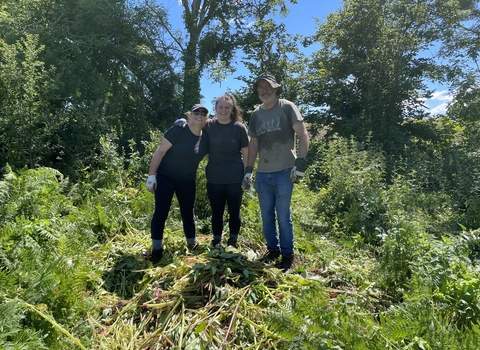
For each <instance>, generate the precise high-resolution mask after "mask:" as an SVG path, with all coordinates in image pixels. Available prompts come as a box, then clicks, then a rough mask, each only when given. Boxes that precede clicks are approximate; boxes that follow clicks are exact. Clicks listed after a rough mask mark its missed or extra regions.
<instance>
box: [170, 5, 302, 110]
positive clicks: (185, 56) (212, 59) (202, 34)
mask: <svg viewBox="0 0 480 350" xmlns="http://www.w3.org/2000/svg"><path fill="white" fill-rule="evenodd" d="M289 2H290V3H292V4H296V0H289ZM182 6H183V21H184V25H185V30H186V33H187V35H188V39H187V42H186V44H183V43H182V42H181V41H180V40H179V39H178V37H176V38H175V40H174V42H175V43H176V44H177V45H178V47H179V51H180V52H181V59H182V61H183V64H184V67H183V84H184V86H183V106H184V108H185V109H186V108H190V107H191V106H192V105H193V104H194V103H197V102H198V101H199V100H200V77H201V75H202V74H203V73H204V72H205V71H206V70H207V68H208V67H212V68H213V69H212V74H213V77H214V79H221V78H222V77H223V76H224V75H223V74H224V72H222V71H221V70H216V69H215V67H221V68H222V70H223V69H224V70H227V71H229V70H231V61H232V58H233V57H234V54H235V52H236V50H237V49H238V48H241V47H244V46H247V45H248V44H249V38H250V36H249V35H247V33H249V31H248V27H249V24H250V21H251V20H261V19H263V18H264V17H265V16H267V15H268V14H270V13H272V12H273V13H275V12H276V11H280V13H282V14H286V13H288V8H287V6H286V1H285V0H236V1H230V0H182ZM167 29H169V28H168V27H167Z"/></svg>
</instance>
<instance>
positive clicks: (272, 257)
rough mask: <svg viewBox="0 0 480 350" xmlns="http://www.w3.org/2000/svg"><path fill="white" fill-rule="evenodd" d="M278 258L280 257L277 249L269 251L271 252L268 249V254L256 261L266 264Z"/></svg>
mask: <svg viewBox="0 0 480 350" xmlns="http://www.w3.org/2000/svg"><path fill="white" fill-rule="evenodd" d="M279 256H280V250H279V249H271V250H270V249H269V250H268V253H267V254H265V255H264V256H262V257H261V258H260V259H258V261H260V262H263V263H265V264H268V263H270V262H272V261H276V260H277V259H278V257H279Z"/></svg>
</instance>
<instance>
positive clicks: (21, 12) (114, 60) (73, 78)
mask: <svg viewBox="0 0 480 350" xmlns="http://www.w3.org/2000/svg"><path fill="white" fill-rule="evenodd" d="M2 4H3V7H2V8H1V9H0V13H1V16H0V29H1V31H0V39H3V40H4V41H5V43H6V44H10V45H13V44H14V43H16V42H22V40H23V38H25V37H26V36H27V35H29V34H35V35H36V37H37V38H38V45H39V46H40V45H42V46H43V47H45V49H44V50H41V51H39V52H38V55H37V60H38V62H43V66H44V67H45V70H46V71H48V72H49V79H51V80H52V81H53V83H52V84H50V86H51V87H52V89H51V90H50V91H49V93H48V94H46V93H44V92H45V90H41V89H37V90H36V99H37V100H38V101H42V105H43V106H44V107H43V108H44V109H45V110H46V112H45V113H44V115H50V120H52V121H53V120H55V121H56V123H49V124H45V125H44V126H43V128H46V127H50V128H51V130H48V134H49V135H51V139H50V142H49V143H48V147H49V148H50V152H51V154H50V155H48V154H47V153H45V154H44V156H43V158H42V159H41V160H40V161H39V162H36V163H39V164H41V165H48V166H54V167H56V168H59V167H61V168H62V169H61V170H62V171H67V172H68V171H69V169H72V168H80V167H82V163H86V164H92V163H94V161H95V151H96V148H97V147H98V144H99V138H100V136H102V135H105V134H106V133H109V132H112V131H114V132H115V133H116V134H117V135H118V137H119V140H120V145H122V146H126V145H128V140H129V139H135V140H136V141H137V144H138V145H140V141H142V140H145V139H147V138H148V137H149V131H150V128H151V126H152V125H153V126H156V127H159V128H163V127H164V126H165V125H170V124H171V122H172V121H173V120H174V118H176V117H177V116H178V115H179V114H180V113H181V111H182V108H181V98H180V96H181V95H180V93H179V92H180V85H179V83H178V82H179V81H180V80H181V79H180V78H179V76H178V74H177V73H175V72H174V71H173V70H172V65H173V62H174V58H173V56H172V55H169V54H168V53H165V52H158V50H157V46H156V44H157V42H156V40H155V39H156V38H157V37H158V36H159V33H158V30H157V28H158V23H157V22H154V21H151V19H152V17H148V16H144V14H145V13H146V7H145V6H144V7H135V6H130V4H129V3H128V2H127V0H120V1H118V0H98V1H81V0H63V1H52V0H18V1H17V0H5V1H3V2H2ZM160 9H161V8H160ZM155 19H156V20H157V21H158V20H160V19H163V20H166V12H165V11H163V12H162V11H159V12H158V13H156V16H155ZM6 47H7V46H6ZM16 60H17V64H18V65H19V66H21V65H22V60H24V56H23V55H17V56H16ZM3 77H4V78H5V79H6V75H4V76H3ZM24 78H25V79H26V77H25V76H24ZM20 80H21V79H20V78H19V82H20ZM4 82H5V81H4ZM6 118H13V115H11V114H10V115H7V116H6ZM27 163H28V164H33V163H32V162H30V161H26V160H25V161H24V162H23V164H27ZM70 175H71V174H70Z"/></svg>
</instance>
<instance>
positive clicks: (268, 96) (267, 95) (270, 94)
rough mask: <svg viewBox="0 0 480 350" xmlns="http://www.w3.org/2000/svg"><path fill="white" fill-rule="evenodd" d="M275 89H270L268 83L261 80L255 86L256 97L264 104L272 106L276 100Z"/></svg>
mask: <svg viewBox="0 0 480 350" xmlns="http://www.w3.org/2000/svg"><path fill="white" fill-rule="evenodd" d="M277 89H278V88H277ZM277 89H274V88H272V86H271V85H270V83H269V82H268V81H266V80H263V79H262V80H260V81H259V82H258V84H257V93H258V97H259V98H260V100H261V101H262V102H263V103H265V104H272V103H274V102H275V101H276V100H277Z"/></svg>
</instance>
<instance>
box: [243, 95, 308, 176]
mask: <svg viewBox="0 0 480 350" xmlns="http://www.w3.org/2000/svg"><path fill="white" fill-rule="evenodd" d="M296 121H303V117H302V115H301V114H300V111H299V110H298V108H297V106H295V104H293V103H292V102H290V101H288V100H284V99H279V100H278V101H277V103H276V104H275V106H273V107H272V108H270V109H268V110H264V109H262V108H260V107H257V108H256V109H255V110H254V111H253V113H252V115H251V117H250V122H249V127H248V134H249V136H250V137H255V138H256V139H257V140H258V155H259V157H258V168H257V171H259V172H262V173H270V172H277V171H282V170H284V169H287V168H291V167H293V166H294V164H295V158H296V151H295V130H293V127H292V126H293V123H295V122H296Z"/></svg>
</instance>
